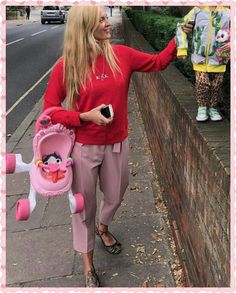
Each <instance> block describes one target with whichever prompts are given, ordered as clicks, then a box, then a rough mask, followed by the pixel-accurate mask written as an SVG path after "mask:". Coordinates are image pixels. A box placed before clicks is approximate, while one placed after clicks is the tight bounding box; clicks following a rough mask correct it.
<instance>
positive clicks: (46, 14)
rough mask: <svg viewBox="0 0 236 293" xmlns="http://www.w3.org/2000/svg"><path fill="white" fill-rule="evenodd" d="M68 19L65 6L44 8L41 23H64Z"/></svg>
mask: <svg viewBox="0 0 236 293" xmlns="http://www.w3.org/2000/svg"><path fill="white" fill-rule="evenodd" d="M66 19H67V11H66V10H65V8H64V7H63V6H44V7H43V10H42V11H41V23H42V24H45V22H46V21H47V22H48V23H50V22H51V21H60V23H64V22H65V21H66Z"/></svg>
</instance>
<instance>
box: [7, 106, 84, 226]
mask: <svg viewBox="0 0 236 293" xmlns="http://www.w3.org/2000/svg"><path fill="white" fill-rule="evenodd" d="M58 109H61V108H60V107H52V108H49V109H47V110H46V111H45V112H44V113H42V114H41V115H40V117H39V118H38V120H37V121H36V125H35V133H36V134H35V137H34V139H33V151H34V158H33V160H32V162H31V163H29V164H26V163H24V162H23V161H22V156H21V154H7V155H6V172H7V173H8V174H9V173H21V172H29V174H30V192H29V196H28V198H27V199H20V200H18V201H17V204H16V219H17V220H18V221H24V220H27V219H28V218H29V216H30V214H31V213H32V211H33V210H34V208H35V206H36V193H39V194H41V195H43V196H50V197H56V196H62V195H64V194H65V193H66V192H67V196H68V199H69V203H70V210H71V213H72V214H75V213H80V212H82V211H83V209H84V198H83V195H82V194H80V193H78V194H75V195H73V193H72V191H71V185H72V180H73V174H72V164H73V160H72V158H71V157H70V154H71V152H72V148H73V146H74V142H75V133H74V131H73V130H71V129H67V128H66V127H64V126H63V125H61V124H59V123H58V124H55V125H53V124H52V123H51V117H50V114H51V113H52V112H55V111H57V110H58Z"/></svg>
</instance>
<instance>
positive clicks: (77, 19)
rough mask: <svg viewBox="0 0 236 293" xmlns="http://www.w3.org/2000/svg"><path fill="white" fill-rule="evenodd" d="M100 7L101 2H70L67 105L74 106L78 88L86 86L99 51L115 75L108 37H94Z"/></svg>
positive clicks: (66, 40)
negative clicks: (102, 39) (83, 4)
mask: <svg viewBox="0 0 236 293" xmlns="http://www.w3.org/2000/svg"><path fill="white" fill-rule="evenodd" d="M100 11H101V7H100V6H73V7H71V8H70V11H69V15H68V19H67V24H66V29H65V35H64V50H63V61H64V82H65V85H66V91H67V108H68V109H73V108H74V107H75V105H76V99H77V97H78V95H79V89H80V88H81V87H82V88H83V89H85V86H86V82H87V81H88V80H90V76H91V72H94V70H95V61H96V58H97V56H98V55H99V54H103V55H104V57H105V59H106V61H107V62H108V64H109V66H110V68H111V70H112V73H113V75H114V76H115V73H116V71H119V70H120V69H119V66H118V64H117V59H116V56H115V54H114V52H113V49H112V46H111V45H110V42H109V40H104V41H99V42H98V41H96V39H95V38H94V35H93V34H94V31H95V30H96V28H97V27H98V25H99V19H100Z"/></svg>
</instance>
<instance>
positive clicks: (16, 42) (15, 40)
mask: <svg viewBox="0 0 236 293" xmlns="http://www.w3.org/2000/svg"><path fill="white" fill-rule="evenodd" d="M22 40H24V38H22V39H18V40H15V41H13V42H10V43H8V44H6V46H9V45H11V44H14V43H17V42H20V41H22Z"/></svg>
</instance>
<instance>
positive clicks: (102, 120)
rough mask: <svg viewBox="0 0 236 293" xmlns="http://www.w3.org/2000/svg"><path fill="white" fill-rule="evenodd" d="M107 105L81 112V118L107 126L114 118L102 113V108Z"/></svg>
mask: <svg viewBox="0 0 236 293" xmlns="http://www.w3.org/2000/svg"><path fill="white" fill-rule="evenodd" d="M105 106H106V105H105V104H102V105H100V106H98V107H96V108H94V109H92V110H90V111H88V112H84V113H81V114H80V120H82V121H84V122H86V121H87V122H88V121H90V122H93V123H95V124H97V125H103V126H106V125H108V124H110V123H111V122H112V120H113V118H106V117H104V116H103V115H102V114H101V109H102V108H104V107H105Z"/></svg>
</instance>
